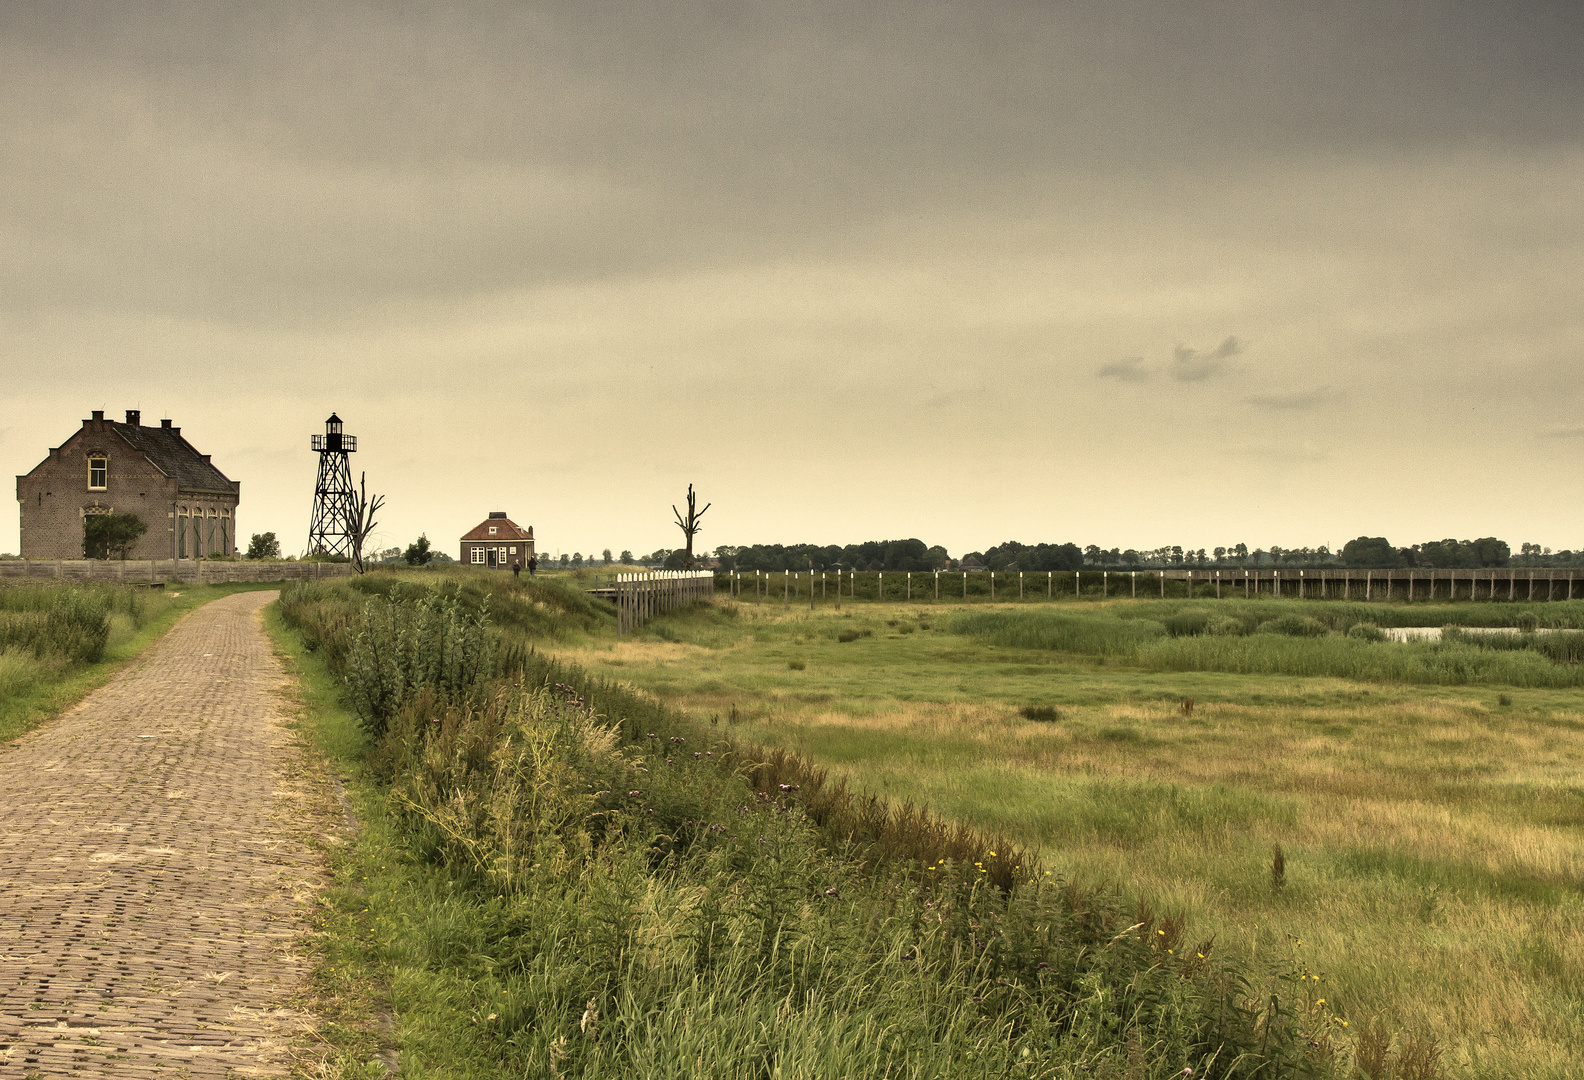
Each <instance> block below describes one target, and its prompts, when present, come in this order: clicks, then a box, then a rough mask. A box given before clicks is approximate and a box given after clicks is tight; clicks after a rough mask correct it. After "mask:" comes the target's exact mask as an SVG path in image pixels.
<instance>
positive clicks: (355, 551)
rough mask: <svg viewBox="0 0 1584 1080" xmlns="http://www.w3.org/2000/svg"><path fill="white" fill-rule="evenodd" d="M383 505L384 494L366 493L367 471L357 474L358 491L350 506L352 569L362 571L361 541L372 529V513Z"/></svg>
mask: <svg viewBox="0 0 1584 1080" xmlns="http://www.w3.org/2000/svg"><path fill="white" fill-rule="evenodd" d="M384 505H385V496H383V495H375V496H373V497H372V498H370V497H369V493H368V473H359V474H358V493H357V495H356V496H354V501H353V503H352V506H351V507H350V509H351V511H352V569H354V570H356V571H357V572H358V573H360V574H361V573H362V572H363V569H364V567H363V542H364V541H365V540H367V539H368V537H369V534H370V533H372V532H373V531H374V526H375V524H376V522H375V521H374V515H375V514H377V513H379V509H380V507H382V506H384Z"/></svg>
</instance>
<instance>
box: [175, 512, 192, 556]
mask: <svg viewBox="0 0 1584 1080" xmlns="http://www.w3.org/2000/svg"><path fill="white" fill-rule="evenodd" d="M191 520H192V519H191V518H190V517H188V514H187V508H186V507H185V506H178V507H177V508H176V557H177V558H178V559H185V558H186V557H187V528H188V523H189V522H190V521H191Z"/></svg>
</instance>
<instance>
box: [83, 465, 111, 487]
mask: <svg viewBox="0 0 1584 1080" xmlns="http://www.w3.org/2000/svg"><path fill="white" fill-rule="evenodd" d="M109 486H110V459H109V458H104V457H91V458H89V459H88V490H89V491H103V490H104V489H105V488H107V487H109Z"/></svg>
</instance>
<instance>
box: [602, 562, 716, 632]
mask: <svg viewBox="0 0 1584 1080" xmlns="http://www.w3.org/2000/svg"><path fill="white" fill-rule="evenodd" d="M611 587H612V588H613V589H614V590H615V592H616V632H617V633H618V634H625V633H626V632H627V631H629V630H636V629H638V627H640V626H642V625H643V624H644V622H645V621H647V620H648V619H649V618H651V617H652V616H655V615H658V614H660V613H661V612H662V611H670V610H671V609H672V608H679V607H684V606H686V605H688V604H692V603H696V602H697V601H699V600H708V599H709V598H710V597H712V596H714V595H715V575H714V573H713V572H711V571H709V570H651V571H649V572H648V573H643V574H617V575H616V580H615V581H613V582H612V583H611Z"/></svg>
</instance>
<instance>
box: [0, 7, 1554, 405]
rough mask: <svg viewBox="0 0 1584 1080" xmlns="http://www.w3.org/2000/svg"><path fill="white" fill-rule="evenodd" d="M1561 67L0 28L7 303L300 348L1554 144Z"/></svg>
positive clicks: (558, 25)
mask: <svg viewBox="0 0 1584 1080" xmlns="http://www.w3.org/2000/svg"><path fill="white" fill-rule="evenodd" d="M1581 39H1584V6H1580V5H1577V4H1554V5H1544V4H1542V5H1538V6H1535V7H1532V8H1531V9H1530V10H1529V12H1528V14H1527V15H1526V17H1524V18H1514V17H1512V16H1511V15H1510V13H1508V12H1506V11H1504V10H1502V9H1500V8H1499V7H1492V8H1489V9H1487V8H1484V7H1480V6H1472V7H1469V6H1463V5H1458V4H1450V3H1446V4H1437V3H1429V4H1424V5H1415V6H1413V7H1412V8H1411V9H1404V10H1402V11H1391V12H1386V11H1382V10H1381V9H1379V8H1377V7H1375V6H1374V5H1367V4H1362V3H1357V4H1353V5H1349V4H1343V5H1341V6H1340V7H1333V6H1329V5H1328V6H1325V7H1323V8H1321V9H1316V10H1315V11H1312V12H1311V11H1309V10H1306V9H1292V10H1285V9H1281V8H1276V7H1271V8H1260V7H1258V6H1256V7H1254V8H1252V9H1251V8H1247V7H1243V6H1236V5H1228V6H1218V5H1180V4H1173V3H1165V2H1160V3H1143V4H1114V3H1088V4H1085V3H1073V4H1061V5H1052V4H1048V3H1037V2H1017V0H1002V2H996V3H989V4H986V5H967V6H964V5H956V4H951V3H946V2H939V3H928V2H926V3H923V4H901V3H889V4H888V3H883V2H882V3H877V4H873V5H841V4H834V3H829V4H820V3H801V4H779V5H777V4H764V5H757V6H754V5H742V6H737V7H727V8H722V7H720V6H718V5H706V4H692V5H690V4H687V3H682V4H677V5H667V6H661V7H651V8H646V7H643V6H641V5H640V6H633V5H614V6H602V5H589V4H585V3H573V2H566V3H536V4H530V3H505V2H500V3H488V2H482V3H478V4H470V5H463V6H459V7H449V6H441V5H416V6H400V5H398V6H387V5H375V4H358V3H347V4H339V5H318V6H315V5H306V6H305V5H301V4H295V3H284V2H280V3H270V2H268V0H263V2H260V3H257V4H249V5H244V6H231V7H226V6H219V7H217V6H214V5H210V4H200V3H171V2H167V3H151V4H146V5H145V4H140V5H110V6H108V7H107V6H104V5H98V4H86V3H72V2H70V0H61V2H57V3H50V4H35V5H28V4H11V5H0V188H4V189H5V190H6V191H7V195H8V198H7V200H5V205H6V209H5V210H3V211H0V234H9V240H8V243H7V244H5V245H0V249H4V250H5V251H7V252H9V254H4V255H0V297H5V298H7V299H6V300H5V302H6V303H8V304H11V305H13V306H14V307H26V308H30V309H31V308H48V307H51V306H65V307H99V308H107V309H116V310H123V311H125V310H151V311H158V312H161V313H167V314H170V313H173V314H177V315H180V316H184V317H188V316H197V317H205V316H214V317H218V318H220V319H223V320H226V321H234V322H255V323H278V322H293V323H295V322H302V321H312V320H316V319H325V320H328V319H330V318H332V317H333V316H334V315H336V314H340V315H345V314H346V313H347V312H349V311H350V310H353V309H358V308H361V309H363V310H369V309H371V308H377V307H378V306H379V305H382V304H396V305H401V306H404V307H405V306H407V305H409V304H410V303H411V302H413V301H414V300H416V301H418V302H422V301H425V300H429V299H437V300H440V301H442V302H444V301H446V300H449V299H451V298H456V297H470V296H478V295H487V294H490V293H495V292H500V291H503V290H509V289H513V288H521V287H525V286H526V287H534V286H543V285H551V286H554V285H559V284H563V283H568V282H571V283H580V282H586V281H590V280H600V279H606V278H609V277H612V276H617V275H623V274H628V275H641V274H644V273H650V272H664V271H666V270H671V269H676V268H679V267H681V268H686V267H698V266H708V267H719V266H722V265H737V264H741V263H744V262H752V261H754V260H756V259H760V258H764V257H767V256H768V257H781V256H784V255H789V254H790V255H794V256H795V255H797V254H798V253H800V252H801V251H806V250H809V249H815V250H819V251H829V250H831V249H837V250H842V249H844V247H845V246H847V245H851V244H852V243H853V237H854V236H855V235H860V234H861V230H862V229H863V228H864V227H866V226H872V225H875V224H876V223H894V222H897V221H916V222H932V221H940V220H942V219H943V218H947V217H950V216H951V215H953V214H972V213H981V212H984V211H986V210H993V209H994V204H995V203H996V202H998V201H1021V202H1022V203H1023V205H1025V206H1026V205H1027V204H1028V203H1030V202H1033V203H1038V202H1039V201H1040V198H1041V196H1039V195H1037V194H1035V193H1038V192H1044V193H1046V196H1047V197H1048V195H1049V193H1050V192H1052V191H1053V190H1056V188H1057V187H1059V185H1060V183H1061V178H1062V177H1089V178H1095V177H1101V176H1109V177H1113V178H1115V177H1119V176H1120V177H1134V176H1139V175H1154V174H1155V173H1156V172H1158V171H1159V166H1160V163H1161V162H1164V161H1170V162H1172V163H1173V165H1174V167H1176V168H1179V169H1180V168H1184V167H1187V168H1192V167H1194V166H1195V165H1196V164H1205V163H1208V164H1210V165H1214V166H1219V165H1220V164H1221V163H1224V162H1226V161H1233V160H1235V161H1236V163H1237V165H1238V167H1240V168H1241V167H1243V166H1246V165H1248V164H1249V163H1250V162H1251V161H1252V160H1255V159H1258V160H1266V161H1283V160H1289V159H1294V160H1304V159H1307V158H1308V157H1310V156H1311V155H1315V154H1318V153H1320V152H1322V151H1325V150H1334V151H1338V152H1343V153H1348V152H1359V151H1362V152H1365V153H1369V152H1372V151H1373V150H1375V149H1376V148H1378V147H1381V146H1390V147H1393V148H1397V149H1406V148H1413V147H1416V146H1422V145H1425V144H1430V145H1432V146H1435V147H1441V148H1445V147H1449V146H1450V147H1456V148H1462V147H1466V146H1468V145H1469V144H1470V143H1471V142H1475V141H1479V142H1483V143H1484V144H1486V145H1500V144H1517V145H1523V146H1537V145H1544V146H1550V145H1555V144H1556V143H1558V142H1566V141H1569V140H1575V141H1576V140H1577V139H1578V138H1579V136H1580V134H1581V125H1584V120H1581V118H1584V81H1581V80H1578V79H1577V78H1576V77H1575V75H1576V69H1575V60H1574V57H1575V54H1576V48H1575V46H1576V45H1577V44H1578V42H1579V41H1580V40H1581ZM1141 166H1144V167H1145V168H1143V169H1142V170H1141ZM1171 198H1172V196H1171V195H1170V194H1169V193H1165V192H1155V193H1151V194H1150V195H1148V196H1147V201H1149V202H1150V203H1157V202H1159V203H1160V204H1161V205H1164V206H1170V203H1171ZM1193 370H1194V369H1193V368H1192V367H1191V366H1190V367H1185V368H1181V369H1180V371H1181V372H1182V373H1181V374H1179V375H1178V376H1177V377H1178V378H1183V379H1187V380H1188V381H1193V380H1194V379H1196V378H1200V377H1208V376H1198V375H1195V374H1193Z"/></svg>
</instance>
